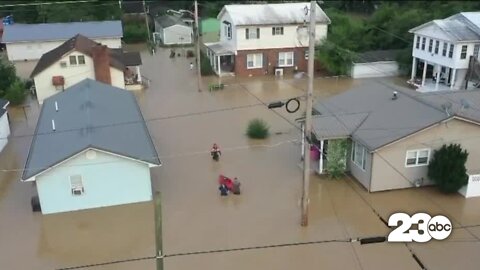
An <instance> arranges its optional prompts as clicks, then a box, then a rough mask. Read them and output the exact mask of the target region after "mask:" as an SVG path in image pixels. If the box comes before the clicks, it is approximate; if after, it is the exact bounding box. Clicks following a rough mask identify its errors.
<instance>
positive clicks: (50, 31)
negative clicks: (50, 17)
mask: <svg viewBox="0 0 480 270" xmlns="http://www.w3.org/2000/svg"><path fill="white" fill-rule="evenodd" d="M77 34H81V35H84V36H86V37H88V38H91V39H93V38H113V37H118V38H121V37H122V36H123V30H122V22H121V21H98V22H70V23H41V24H12V25H6V26H5V30H4V33H3V42H4V43H13V42H25V41H47V40H67V39H70V38H72V37H73V36H75V35H77Z"/></svg>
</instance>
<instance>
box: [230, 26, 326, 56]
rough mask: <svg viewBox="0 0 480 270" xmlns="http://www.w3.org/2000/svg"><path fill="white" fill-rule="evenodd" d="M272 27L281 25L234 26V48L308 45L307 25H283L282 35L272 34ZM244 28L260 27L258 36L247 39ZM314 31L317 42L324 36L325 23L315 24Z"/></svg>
mask: <svg viewBox="0 0 480 270" xmlns="http://www.w3.org/2000/svg"><path fill="white" fill-rule="evenodd" d="M273 27H282V25H269V26H249V27H247V26H238V27H236V40H237V45H236V49H237V50H258V49H270V48H294V47H308V27H303V25H283V35H273V34H272V28H273ZM246 28H249V29H251V30H250V31H255V29H256V28H260V38H258V39H247V38H246V34H245V31H246ZM315 31H316V33H315V39H316V40H317V42H318V41H320V40H322V39H324V38H326V36H327V25H325V24H317V26H316V29H315ZM234 33H235V32H234Z"/></svg>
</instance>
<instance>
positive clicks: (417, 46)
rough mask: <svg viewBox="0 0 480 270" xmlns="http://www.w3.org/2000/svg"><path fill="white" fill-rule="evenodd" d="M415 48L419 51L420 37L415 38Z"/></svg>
mask: <svg viewBox="0 0 480 270" xmlns="http://www.w3.org/2000/svg"><path fill="white" fill-rule="evenodd" d="M415 48H417V49H420V37H419V36H417V42H416V44H415Z"/></svg>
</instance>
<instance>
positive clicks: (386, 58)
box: [350, 50, 399, 79]
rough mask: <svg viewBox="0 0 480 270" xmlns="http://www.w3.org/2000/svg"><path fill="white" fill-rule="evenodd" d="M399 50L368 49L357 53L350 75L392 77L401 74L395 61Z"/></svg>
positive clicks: (359, 77)
mask: <svg viewBox="0 0 480 270" xmlns="http://www.w3.org/2000/svg"><path fill="white" fill-rule="evenodd" d="M398 52H399V51H398V50H382V51H368V52H364V53H360V54H358V55H357V57H356V59H355V60H354V62H353V63H352V68H351V71H350V76H351V77H352V78H354V79H361V78H374V77H391V76H398V75H399V67H398V63H397V61H395V59H396V56H397V53H398Z"/></svg>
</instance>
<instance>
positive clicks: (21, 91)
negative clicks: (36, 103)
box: [5, 80, 27, 105]
mask: <svg viewBox="0 0 480 270" xmlns="http://www.w3.org/2000/svg"><path fill="white" fill-rule="evenodd" d="M26 96H27V91H26V89H25V83H23V82H22V81H20V80H16V81H15V82H14V83H12V84H11V85H10V87H8V89H7V91H6V93H5V99H7V100H8V101H10V103H11V104H12V105H19V104H22V103H23V101H24V100H25V97H26Z"/></svg>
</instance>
